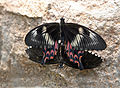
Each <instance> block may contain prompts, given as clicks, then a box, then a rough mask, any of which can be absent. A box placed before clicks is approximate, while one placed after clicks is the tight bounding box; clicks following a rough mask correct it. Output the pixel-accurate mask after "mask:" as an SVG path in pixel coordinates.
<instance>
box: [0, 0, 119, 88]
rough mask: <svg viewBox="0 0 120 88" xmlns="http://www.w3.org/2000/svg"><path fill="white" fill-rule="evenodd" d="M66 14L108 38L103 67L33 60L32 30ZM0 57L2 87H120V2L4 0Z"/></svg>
mask: <svg viewBox="0 0 120 88" xmlns="http://www.w3.org/2000/svg"><path fill="white" fill-rule="evenodd" d="M69 6H71V7H70V9H69V10H68V8H69ZM63 15H64V17H65V18H66V21H67V22H75V23H79V24H81V25H84V26H87V27H89V28H91V29H92V30H94V31H96V32H97V33H98V34H100V35H101V36H102V37H103V38H104V39H105V41H106V43H107V45H108V47H107V48H106V50H104V51H98V52H97V53H98V54H99V55H101V56H102V58H103V63H102V64H101V66H99V67H97V68H95V69H90V70H83V71H80V70H78V69H74V68H71V67H68V66H65V67H64V68H62V69H60V68H58V65H46V66H41V65H40V64H38V63H35V62H32V61H30V60H29V59H28V56H27V54H26V52H25V50H26V48H27V46H26V45H25V43H24V38H25V35H26V34H27V32H28V31H29V30H31V29H32V28H34V27H36V26H38V25H40V24H41V23H45V22H52V21H59V19H60V17H62V16H63ZM0 61H1V64H0V87H1V88H15V87H19V88H21V87H23V88H26V87H27V88H28V87H34V88H41V87H42V88H44V87H49V88H65V87H68V88H120V65H119V63H120V62H119V61H120V1H119V0H101V1H100V0H89V1H88V0H59V1H56V0H44V1H43V0H21V1H20V0H0Z"/></svg>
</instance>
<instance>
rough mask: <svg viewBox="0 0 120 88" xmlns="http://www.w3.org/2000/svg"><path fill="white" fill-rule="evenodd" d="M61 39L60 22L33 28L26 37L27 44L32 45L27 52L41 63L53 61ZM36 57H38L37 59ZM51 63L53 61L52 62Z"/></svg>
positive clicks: (31, 57) (32, 58)
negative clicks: (58, 41)
mask: <svg viewBox="0 0 120 88" xmlns="http://www.w3.org/2000/svg"><path fill="white" fill-rule="evenodd" d="M58 39H59V24H58V23H46V24H43V25H40V26H38V27H36V28H34V29H32V30H31V31H30V32H29V33H28V34H27V35H26V37H25V43H26V45H27V46H29V47H30V46H32V47H31V48H29V49H27V50H26V52H27V54H28V55H29V57H30V59H31V60H33V61H35V62H40V63H41V64H46V63H47V62H48V61H51V60H52V61H53V60H54V58H55V56H56V55H57V49H58V44H57V40H58ZM35 58H36V59H35ZM50 63H51V62H50Z"/></svg>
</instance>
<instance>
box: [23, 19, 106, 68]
mask: <svg viewBox="0 0 120 88" xmlns="http://www.w3.org/2000/svg"><path fill="white" fill-rule="evenodd" d="M25 43H26V45H27V46H29V48H28V49H27V50H26V52H27V53H28V55H29V56H30V59H31V60H33V61H35V62H39V63H41V64H52V63H60V67H62V66H63V64H66V65H68V66H72V67H75V68H79V69H81V70H82V69H89V68H94V67H96V66H98V65H100V63H101V62H102V59H101V57H98V56H97V55H96V54H94V55H93V54H91V53H89V52H88V50H104V49H105V48H106V46H107V45H106V43H105V41H104V40H103V39H102V38H101V36H100V35H98V34H97V33H95V32H94V31H92V30H90V29H89V28H87V27H85V26H82V25H79V24H75V23H65V21H64V18H61V19H60V23H45V24H43V25H40V26H38V27H36V28H34V29H32V30H31V31H30V32H29V33H28V34H27V35H26V37H25Z"/></svg>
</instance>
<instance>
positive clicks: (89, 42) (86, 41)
mask: <svg viewBox="0 0 120 88" xmlns="http://www.w3.org/2000/svg"><path fill="white" fill-rule="evenodd" d="M63 31H64V34H65V40H66V41H69V42H70V43H71V45H72V47H74V48H76V49H78V50H104V49H105V48H106V43H105V41H104V40H103V38H102V37H101V36H100V35H98V34H97V33H95V32H94V31H92V30H90V29H89V28H87V27H85V26H82V25H78V24H74V23H66V24H65V26H64V29H63Z"/></svg>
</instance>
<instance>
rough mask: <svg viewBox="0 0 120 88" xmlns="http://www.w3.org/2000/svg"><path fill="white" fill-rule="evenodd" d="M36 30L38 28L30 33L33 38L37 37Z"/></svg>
mask: <svg viewBox="0 0 120 88" xmlns="http://www.w3.org/2000/svg"><path fill="white" fill-rule="evenodd" d="M37 29H38V28H36V29H35V30H33V31H32V35H33V37H36V35H37Z"/></svg>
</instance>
